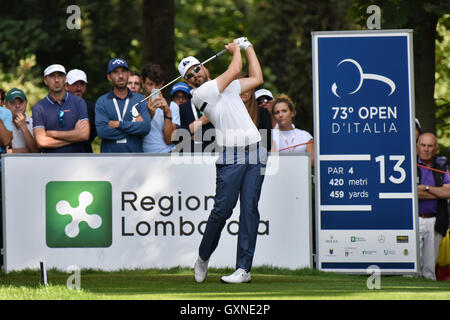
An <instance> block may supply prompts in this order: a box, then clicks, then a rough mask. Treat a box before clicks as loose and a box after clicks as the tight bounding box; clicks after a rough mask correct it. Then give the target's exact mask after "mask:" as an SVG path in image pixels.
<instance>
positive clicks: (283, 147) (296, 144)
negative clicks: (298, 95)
mask: <svg viewBox="0 0 450 320" xmlns="http://www.w3.org/2000/svg"><path fill="white" fill-rule="evenodd" d="M272 114H273V117H274V118H275V120H276V121H277V125H276V126H275V129H273V130H272V140H273V144H274V145H273V148H272V151H274V152H310V153H311V161H312V163H314V139H313V137H312V136H311V134H310V133H309V132H307V131H305V130H300V129H297V128H295V126H294V125H293V123H292V120H293V118H294V117H295V114H296V112H295V104H294V102H293V101H292V99H291V98H290V97H289V96H288V95H286V94H280V95H278V96H276V97H275V99H274V100H273V102H272Z"/></svg>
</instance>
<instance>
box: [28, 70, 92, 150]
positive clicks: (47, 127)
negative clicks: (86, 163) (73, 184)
mask: <svg viewBox="0 0 450 320" xmlns="http://www.w3.org/2000/svg"><path fill="white" fill-rule="evenodd" d="M65 82H66V70H65V68H64V67H63V66H62V65H59V64H54V65H51V66H49V67H48V68H46V69H45V71H44V83H45V84H46V86H47V87H48V89H49V94H48V96H47V97H45V98H44V99H42V100H41V101H39V102H38V103H37V104H36V105H35V106H34V107H33V109H32V113H33V131H34V137H35V139H36V143H37V144H38V146H39V147H40V149H41V150H42V152H43V153H78V152H84V150H85V149H84V144H83V142H84V141H87V140H88V139H89V134H90V129H89V118H88V114H87V108H86V102H85V101H84V100H83V99H81V98H79V97H77V96H74V95H72V94H70V93H68V92H66V90H65Z"/></svg>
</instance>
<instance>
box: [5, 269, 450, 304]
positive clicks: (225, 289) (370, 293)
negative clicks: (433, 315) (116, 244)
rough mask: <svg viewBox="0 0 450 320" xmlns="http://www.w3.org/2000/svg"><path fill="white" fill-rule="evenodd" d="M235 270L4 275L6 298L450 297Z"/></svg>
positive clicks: (346, 280) (442, 286)
mask: <svg viewBox="0 0 450 320" xmlns="http://www.w3.org/2000/svg"><path fill="white" fill-rule="evenodd" d="M232 271H233V270H231V269H210V270H209V273H208V277H207V279H206V281H205V282H204V283H201V284H198V283H196V282H195V281H194V278H193V274H192V270H189V269H180V268H173V269H168V270H134V271H120V272H100V271H93V270H82V271H81V290H78V291H77V290H70V289H68V288H67V287H66V282H67V279H68V278H69V276H71V274H68V273H64V272H61V271H57V270H50V271H49V272H48V282H49V286H47V287H44V286H41V285H40V283H39V282H40V273H39V271H37V270H27V271H22V272H12V273H9V274H4V273H1V274H0V300H30V299H31V300H372V299H376V300H433V299H446V300H450V281H442V282H435V281H430V280H426V279H422V278H405V277H402V276H382V277H381V288H380V289H379V290H369V289H368V288H367V284H366V282H367V279H368V276H366V275H342V274H335V273H325V272H320V271H317V270H311V269H302V270H295V271H292V270H283V269H274V268H264V267H260V268H254V269H253V270H252V282H251V283H249V284H240V285H237V284H235V285H230V284H222V283H221V282H220V277H221V276H222V275H226V274H229V273H231V272H232Z"/></svg>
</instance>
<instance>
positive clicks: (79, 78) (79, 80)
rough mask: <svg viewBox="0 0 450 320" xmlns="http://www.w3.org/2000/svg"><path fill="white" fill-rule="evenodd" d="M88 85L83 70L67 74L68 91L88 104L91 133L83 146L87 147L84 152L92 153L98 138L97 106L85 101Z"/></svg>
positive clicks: (71, 71)
mask: <svg viewBox="0 0 450 320" xmlns="http://www.w3.org/2000/svg"><path fill="white" fill-rule="evenodd" d="M87 83H88V82H87V76H86V73H85V72H84V71H83V70H79V69H73V70H70V71H69V72H68V73H67V77H66V90H67V91H68V92H69V93H71V94H73V95H75V96H77V97H80V98H82V99H83V100H84V101H85V102H86V106H87V112H88V117H89V128H90V130H91V133H90V135H89V141H85V142H83V144H84V145H85V151H84V152H86V153H92V141H94V139H95V137H96V136H97V129H96V128H95V104H94V103H92V102H90V101H87V100H86V99H84V95H85V93H86V89H87Z"/></svg>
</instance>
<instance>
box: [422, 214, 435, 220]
mask: <svg viewBox="0 0 450 320" xmlns="http://www.w3.org/2000/svg"><path fill="white" fill-rule="evenodd" d="M419 217H421V218H425V219H426V218H434V217H436V214H434V213H428V214H422V213H419Z"/></svg>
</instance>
